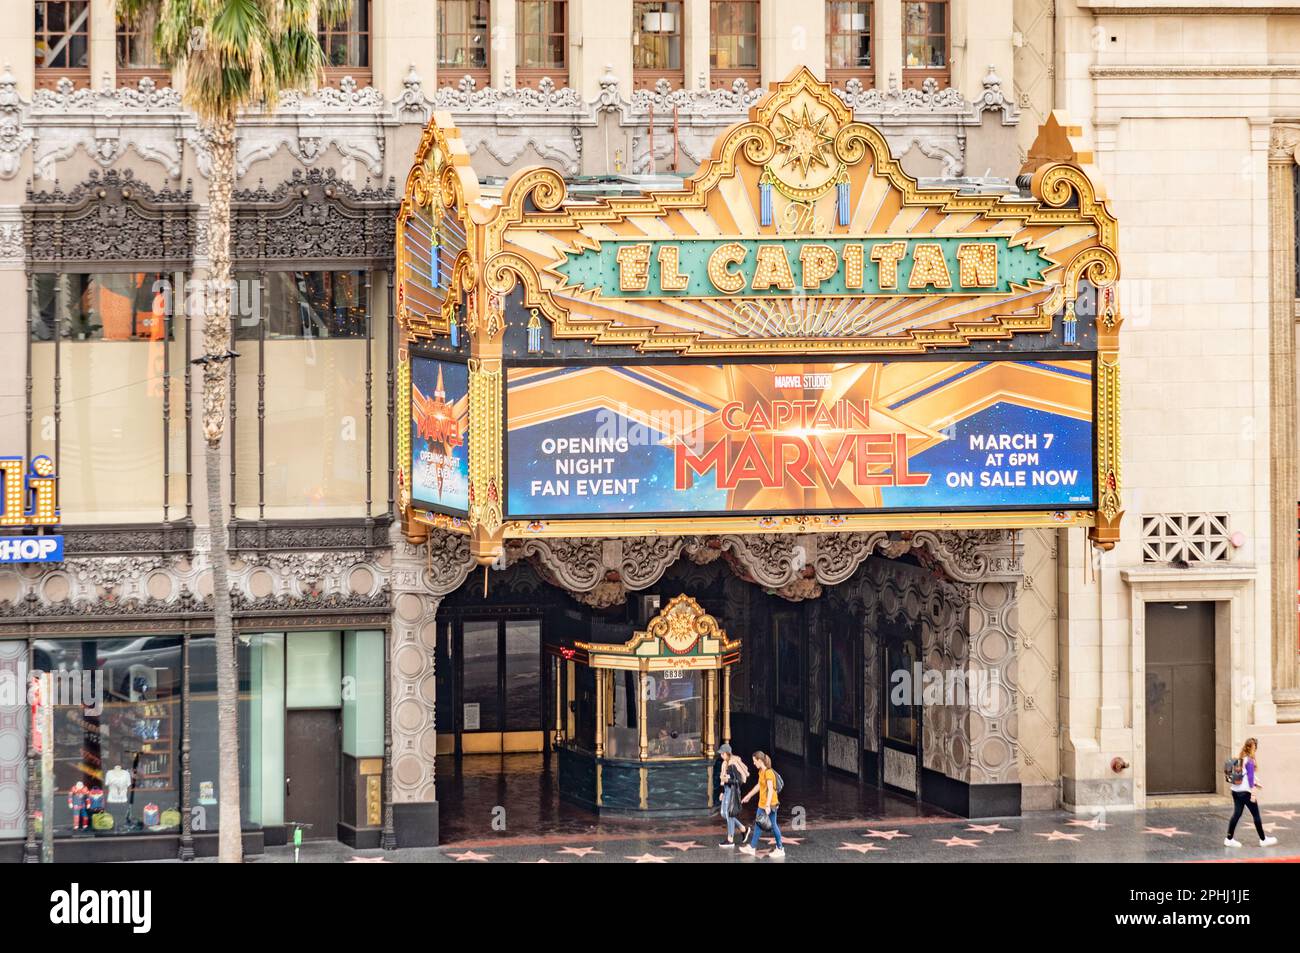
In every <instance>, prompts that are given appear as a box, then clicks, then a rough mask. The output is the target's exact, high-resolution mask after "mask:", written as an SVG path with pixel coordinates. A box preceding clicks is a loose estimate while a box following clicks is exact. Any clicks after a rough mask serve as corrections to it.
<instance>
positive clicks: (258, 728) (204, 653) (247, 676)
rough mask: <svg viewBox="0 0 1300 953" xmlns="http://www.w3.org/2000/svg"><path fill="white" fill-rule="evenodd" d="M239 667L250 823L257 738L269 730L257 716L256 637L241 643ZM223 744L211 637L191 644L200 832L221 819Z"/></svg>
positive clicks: (245, 806)
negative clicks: (219, 723) (219, 729)
mask: <svg viewBox="0 0 1300 953" xmlns="http://www.w3.org/2000/svg"><path fill="white" fill-rule="evenodd" d="M235 645H236V650H237V657H238V664H239V703H238V706H237V710H238V717H239V819H240V822H241V825H242V826H247V825H249V824H250V818H251V812H250V806H251V799H250V796H249V794H250V790H249V789H250V781H251V780H252V778H253V777H255V776H256V775H258V774H259V773H260V772H259V771H258V770H257V769H258V767H259V766H257V765H256V764H255V763H254V761H253V755H254V753H255V751H256V749H257V744H256V743H255V742H254V740H253V739H254V736H259V740H260V736H261V735H262V733H263V732H264V731H265V730H266V729H267V727H268V726H267V724H266V723H265V722H264V721H263V720H262V719H261V718H256V719H255V718H254V717H253V716H252V708H253V705H254V704H255V703H256V702H257V701H260V696H261V693H262V685H261V684H260V681H258V680H255V679H254V677H253V676H254V672H255V670H256V667H255V666H254V664H253V656H254V654H255V653H257V652H260V651H261V646H260V645H259V646H258V647H257V648H254V646H253V644H252V639H251V638H241V639H239V640H237V641H236V643H235ZM219 751H220V744H219V738H218V735H217V647H216V643H215V641H214V640H213V639H211V638H195V639H192V640H191V641H190V798H191V802H190V803H191V804H193V805H194V807H195V811H194V815H193V818H194V819H193V827H194V831H195V833H200V832H202V831H205V830H206V831H214V830H216V829H217V828H218V827H219V826H220V825H219V820H220V816H221V810H220V803H221V796H222V792H221V786H220V781H219V778H220V758H219Z"/></svg>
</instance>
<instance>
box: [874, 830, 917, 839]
mask: <svg viewBox="0 0 1300 953" xmlns="http://www.w3.org/2000/svg"><path fill="white" fill-rule="evenodd" d="M866 836H867V837H879V838H880V839H881V840H897V839H898V838H900V837H911V836H912V835H911V834H904V833H903V832H902V831H877V830H869V831H867V834H866Z"/></svg>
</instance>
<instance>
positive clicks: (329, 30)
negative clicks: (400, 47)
mask: <svg viewBox="0 0 1300 953" xmlns="http://www.w3.org/2000/svg"><path fill="white" fill-rule="evenodd" d="M319 37H320V45H321V49H322V50H324V51H325V72H326V75H327V76H328V77H330V78H331V79H334V80H338V79H340V78H342V77H343V76H351V77H352V78H353V79H355V80H356V81H357V84H358V85H359V86H364V85H367V84H369V82H370V0H352V9H351V11H350V12H349V13H348V15H347V16H346V17H344V18H343V19H342V20H340V21H338V22H337V23H334V24H325V23H322V24H321V27H320V31H319Z"/></svg>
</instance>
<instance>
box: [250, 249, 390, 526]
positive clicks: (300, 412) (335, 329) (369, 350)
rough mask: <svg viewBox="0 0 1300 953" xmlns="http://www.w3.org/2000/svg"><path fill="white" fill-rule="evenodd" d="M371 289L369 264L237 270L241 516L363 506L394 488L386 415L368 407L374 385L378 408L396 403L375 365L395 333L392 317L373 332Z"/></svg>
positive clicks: (346, 513)
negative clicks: (388, 325) (388, 333)
mask: <svg viewBox="0 0 1300 953" xmlns="http://www.w3.org/2000/svg"><path fill="white" fill-rule="evenodd" d="M370 301H371V294H370V272H369V271H361V270H353V271H267V272H264V273H261V274H257V273H243V272H241V273H240V274H238V275H237V277H236V281H235V288H234V294H233V296H232V303H231V319H232V322H233V324H234V337H235V341H236V348H235V349H236V350H237V351H238V352H239V355H240V356H239V357H238V358H236V360H235V374H234V384H233V391H234V392H233V394H232V416H233V418H234V423H233V425H232V428H231V429H232V431H233V433H234V437H233V443H234V453H235V477H234V486H235V494H234V500H233V505H234V516H235V518H236V519H240V520H263V519H270V520H297V519H326V518H335V517H364V516H367V515H371V514H370V513H369V512H368V509H367V501H368V500H369V499H380V500H382V499H386V490H385V489H384V488H383V475H384V474H385V473H386V472H387V471H386V470H385V469H384V464H385V459H384V457H383V456H382V454H381V451H382V449H383V447H384V442H383V440H382V439H379V438H380V437H381V436H382V434H383V430H382V429H379V428H382V427H384V426H385V425H384V423H383V418H382V416H381V415H376V419H374V420H369V419H368V417H367V410H368V404H367V399H366V396H367V395H366V386H367V381H369V382H370V386H371V394H370V400H369V408H370V409H371V411H372V412H373V410H374V408H381V407H383V406H385V404H384V403H381V401H384V400H386V398H384V397H383V395H382V386H381V385H382V383H383V381H384V375H383V374H382V373H375V370H374V369H375V368H376V367H384V366H385V362H386V360H387V357H386V353H387V345H386V343H385V342H386V338H385V337H384V335H383V330H382V328H379V329H377V330H378V331H379V333H378V334H377V335H375V336H372V335H371V328H372V322H371V313H370V306H369V303H370ZM382 323H383V322H375V324H376V325H379V324H382ZM367 452H370V453H371V454H373V455H374V456H373V459H372V460H371V461H370V466H369V467H367V461H366V454H367ZM368 472H369V473H370V474H371V478H372V486H371V488H370V492H369V493H367V488H366V476H367V473H368ZM379 505H380V507H381V508H382V507H383V505H384V504H382V503H381V504H379Z"/></svg>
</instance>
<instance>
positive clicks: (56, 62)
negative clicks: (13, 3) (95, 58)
mask: <svg viewBox="0 0 1300 953" xmlns="http://www.w3.org/2000/svg"><path fill="white" fill-rule="evenodd" d="M64 76H66V77H68V78H69V79H71V80H72V81H73V82H75V83H77V84H78V85H83V86H84V85H86V83H87V82H89V80H90V0H36V84H37V85H38V86H42V87H52V86H54V84H55V83H57V82H58V81H59V80H60V79H61V78H63V77H64Z"/></svg>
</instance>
